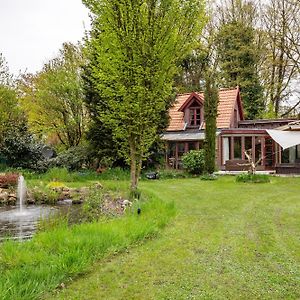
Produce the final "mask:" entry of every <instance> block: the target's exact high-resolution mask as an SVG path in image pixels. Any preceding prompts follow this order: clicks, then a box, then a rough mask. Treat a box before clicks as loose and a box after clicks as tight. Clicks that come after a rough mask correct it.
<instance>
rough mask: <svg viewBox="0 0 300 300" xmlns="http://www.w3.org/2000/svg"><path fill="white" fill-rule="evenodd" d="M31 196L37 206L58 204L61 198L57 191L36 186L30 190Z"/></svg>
mask: <svg viewBox="0 0 300 300" xmlns="http://www.w3.org/2000/svg"><path fill="white" fill-rule="evenodd" d="M30 194H31V197H32V198H33V199H34V201H35V203H36V204H51V205H53V204H56V203H57V201H58V196H59V193H58V192H57V191H54V190H52V189H51V188H48V187H44V186H35V187H34V188H32V189H30Z"/></svg>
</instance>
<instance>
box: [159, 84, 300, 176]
mask: <svg viewBox="0 0 300 300" xmlns="http://www.w3.org/2000/svg"><path fill="white" fill-rule="evenodd" d="M203 97H204V96H203V94H201V93H189V94H182V95H179V96H178V101H176V102H175V105H174V106H173V108H171V110H170V117H171V122H170V126H169V128H168V129H167V131H166V132H165V133H164V134H163V136H162V139H163V140H164V141H165V143H166V156H165V158H166V166H167V167H169V168H175V169H180V168H181V166H182V163H181V158H182V156H183V154H184V153H186V152H188V151H190V150H198V149H201V148H202V147H203V142H204V132H205V120H204V112H203V102H204V101H205V99H204V98H203ZM294 121H295V120H293V119H274V120H244V114H243V106H242V102H241V98H240V93H239V89H238V88H236V89H227V90H220V91H219V106H218V117H217V128H218V131H217V133H216V166H217V167H218V168H219V169H220V170H229V171H233V170H244V169H245V167H244V166H243V164H246V163H247V162H248V161H247V160H246V157H245V151H247V150H248V151H249V150H250V151H251V154H252V159H253V161H255V162H258V165H257V170H266V171H268V170H276V171H277V172H278V173H285V172H286V173H293V172H296V173H300V145H299V147H298V146H296V148H295V149H294V148H293V149H290V150H285V151H282V148H281V146H280V145H279V144H277V143H276V142H275V141H274V140H273V139H272V138H271V137H270V135H269V134H268V132H267V130H269V129H277V128H278V127H279V128H283V127H287V125H289V124H291V122H292V123H295V122H294ZM297 124H298V123H297ZM297 126H298V127H299V128H300V123H299V125H297ZM294 127H295V126H294ZM298 127H297V128H298ZM299 143H300V141H299Z"/></svg>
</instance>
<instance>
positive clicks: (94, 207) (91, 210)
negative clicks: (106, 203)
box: [82, 190, 103, 221]
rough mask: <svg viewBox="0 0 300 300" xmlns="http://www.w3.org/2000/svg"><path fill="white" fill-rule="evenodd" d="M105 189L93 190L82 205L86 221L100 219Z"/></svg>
mask: <svg viewBox="0 0 300 300" xmlns="http://www.w3.org/2000/svg"><path fill="white" fill-rule="evenodd" d="M102 203H103V191H102V190H91V191H90V193H89V195H88V197H87V198H86V199H85V201H84V203H83V207H82V210H83V211H82V212H83V218H84V220H86V221H95V220H96V221H97V220H99V218H100V216H101V212H102V209H101V208H102Z"/></svg>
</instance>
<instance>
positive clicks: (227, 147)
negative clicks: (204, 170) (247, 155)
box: [223, 137, 231, 165]
mask: <svg viewBox="0 0 300 300" xmlns="http://www.w3.org/2000/svg"><path fill="white" fill-rule="evenodd" d="M230 158H231V139H230V138H228V137H224V138H223V165H224V164H225V163H226V161H227V160H230Z"/></svg>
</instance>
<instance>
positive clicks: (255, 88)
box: [217, 21, 264, 119]
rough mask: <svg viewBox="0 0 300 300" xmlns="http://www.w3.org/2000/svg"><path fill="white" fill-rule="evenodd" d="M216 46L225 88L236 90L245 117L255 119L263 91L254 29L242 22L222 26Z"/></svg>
mask: <svg viewBox="0 0 300 300" xmlns="http://www.w3.org/2000/svg"><path fill="white" fill-rule="evenodd" d="M217 44H218V48H217V50H218V56H219V61H220V68H221V75H222V78H223V81H224V84H225V86H227V87H234V86H239V87H240V90H241V95H242V99H243V103H244V108H245V113H246V117H247V118H249V119H255V118H258V117H259V116H260V114H261V112H262V110H263V108H264V104H263V88H262V86H261V84H260V80H259V75H258V71H257V63H258V57H257V56H256V49H255V43H254V29H253V28H252V27H250V26H247V25H245V24H244V23H242V22H241V21H232V22H230V23H227V24H224V25H222V27H221V28H220V31H219V34H218V37H217Z"/></svg>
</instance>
